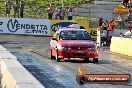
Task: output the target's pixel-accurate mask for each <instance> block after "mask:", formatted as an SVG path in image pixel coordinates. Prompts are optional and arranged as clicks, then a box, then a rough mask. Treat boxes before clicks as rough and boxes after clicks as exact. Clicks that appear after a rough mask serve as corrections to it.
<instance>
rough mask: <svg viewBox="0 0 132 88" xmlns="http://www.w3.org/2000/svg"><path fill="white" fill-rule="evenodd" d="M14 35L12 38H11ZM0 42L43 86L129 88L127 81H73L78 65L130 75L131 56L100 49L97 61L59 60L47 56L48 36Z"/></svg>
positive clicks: (91, 71) (93, 70)
mask: <svg viewBox="0 0 132 88" xmlns="http://www.w3.org/2000/svg"><path fill="white" fill-rule="evenodd" d="M14 38H15V40H14ZM0 39H1V44H2V45H3V46H5V47H6V48H7V49H9V50H10V51H11V53H12V54H14V55H15V56H16V57H17V58H18V60H19V61H20V62H21V64H22V65H23V66H24V67H25V68H26V69H27V70H28V71H30V73H31V74H32V75H33V76H35V77H36V78H37V79H38V80H39V81H40V82H41V83H42V84H43V85H44V86H45V87H46V88H106V87H107V88H132V82H131V83H129V84H85V85H83V86H81V85H78V84H77V83H76V74H77V68H78V67H80V66H82V67H84V68H85V69H86V71H87V73H89V74H126V73H127V74H130V75H131V76H132V58H131V57H130V58H127V57H123V56H118V55H115V54H110V53H108V52H107V50H103V49H101V50H100V60H99V63H98V64H95V63H92V62H88V63H85V62H83V61H82V60H78V59H75V60H73V59H71V60H65V61H64V62H61V63H58V62H56V61H55V60H52V59H50V58H49V56H48V52H49V51H48V50H49V40H50V38H49V37H32V36H13V35H9V36H7V37H5V35H1V36H0Z"/></svg>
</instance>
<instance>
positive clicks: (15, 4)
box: [13, 0, 20, 18]
mask: <svg viewBox="0 0 132 88" xmlns="http://www.w3.org/2000/svg"><path fill="white" fill-rule="evenodd" d="M13 8H14V17H18V18H19V8H20V6H19V3H18V0H16V3H14V5H13Z"/></svg>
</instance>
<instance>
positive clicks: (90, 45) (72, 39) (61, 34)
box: [50, 28, 98, 62]
mask: <svg viewBox="0 0 132 88" xmlns="http://www.w3.org/2000/svg"><path fill="white" fill-rule="evenodd" d="M50 51H51V58H56V60H57V61H58V62H60V61H61V60H62V59H64V58H68V59H70V58H81V59H84V60H85V61H89V58H93V61H94V62H98V52H97V49H96V44H95V43H94V42H93V41H92V39H91V36H90V35H89V33H88V32H87V31H86V30H85V29H74V28H72V29H68V28H65V29H60V30H58V31H57V32H56V33H55V34H54V36H53V38H51V41H50Z"/></svg>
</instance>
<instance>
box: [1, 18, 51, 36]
mask: <svg viewBox="0 0 132 88" xmlns="http://www.w3.org/2000/svg"><path fill="white" fill-rule="evenodd" d="M0 33H10V34H26V35H50V20H48V19H27V18H0Z"/></svg>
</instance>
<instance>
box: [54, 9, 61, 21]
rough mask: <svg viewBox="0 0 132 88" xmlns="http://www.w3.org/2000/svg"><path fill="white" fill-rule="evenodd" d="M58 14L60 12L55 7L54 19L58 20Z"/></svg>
mask: <svg viewBox="0 0 132 88" xmlns="http://www.w3.org/2000/svg"><path fill="white" fill-rule="evenodd" d="M59 12H60V9H59V8H58V7H56V9H55V19H58V17H59Z"/></svg>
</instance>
